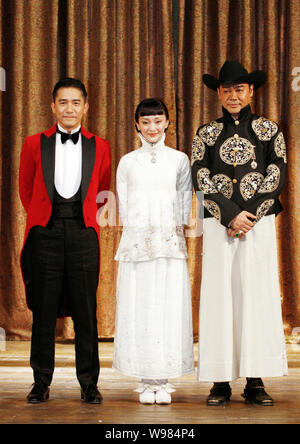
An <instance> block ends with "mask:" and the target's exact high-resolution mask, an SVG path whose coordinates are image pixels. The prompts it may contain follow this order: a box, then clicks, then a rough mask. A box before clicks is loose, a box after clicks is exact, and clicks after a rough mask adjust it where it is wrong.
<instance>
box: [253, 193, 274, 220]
mask: <svg viewBox="0 0 300 444" xmlns="http://www.w3.org/2000/svg"><path fill="white" fill-rule="evenodd" d="M274 202H275V200H274V199H268V200H264V201H263V203H261V204H260V205H259V206H258V208H257V210H256V221H255V222H258V221H259V220H260V219H261V218H262V217H263V216H264V215H265V214H267V212H268V211H269V209H270V208H271V206H272V205H273V204H274Z"/></svg>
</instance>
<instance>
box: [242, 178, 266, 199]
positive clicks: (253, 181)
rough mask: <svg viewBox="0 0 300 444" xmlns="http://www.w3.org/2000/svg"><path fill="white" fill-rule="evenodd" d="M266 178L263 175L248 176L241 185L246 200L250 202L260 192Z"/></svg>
mask: <svg viewBox="0 0 300 444" xmlns="http://www.w3.org/2000/svg"><path fill="white" fill-rule="evenodd" d="M263 180H264V176H263V175H262V174H261V173H257V172H253V173H248V174H246V175H245V176H244V177H243V178H242V180H241V183H240V193H241V195H242V196H243V199H244V200H249V199H251V197H253V196H254V194H255V193H256V192H257V191H258V189H259V187H260V185H261V183H262V181H263Z"/></svg>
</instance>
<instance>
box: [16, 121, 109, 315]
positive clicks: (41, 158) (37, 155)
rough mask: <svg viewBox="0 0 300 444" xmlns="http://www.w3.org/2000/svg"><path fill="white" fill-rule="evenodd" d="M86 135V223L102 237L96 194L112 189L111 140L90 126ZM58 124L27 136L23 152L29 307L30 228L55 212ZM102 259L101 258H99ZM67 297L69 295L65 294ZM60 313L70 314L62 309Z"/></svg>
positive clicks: (24, 272) (21, 183)
mask: <svg viewBox="0 0 300 444" xmlns="http://www.w3.org/2000/svg"><path fill="white" fill-rule="evenodd" d="M81 135H82V180H81V201H82V203H83V205H82V210H83V218H84V223H85V226H86V227H93V228H94V229H95V231H96V233H97V235H98V238H99V227H98V224H97V220H96V215H97V210H98V209H99V207H100V206H102V205H103V203H102V204H97V202H96V198H97V194H98V193H99V192H100V191H104V190H109V187H110V178H111V153H110V146H109V142H108V141H107V140H104V139H101V138H100V137H98V136H95V135H94V134H92V133H89V132H88V131H87V130H86V129H84V128H81ZM55 139H56V125H54V126H53V127H52V128H50V129H48V130H47V131H45V132H43V133H39V134H36V135H34V136H30V137H27V138H26V140H25V142H24V145H23V147H22V152H21V161H20V172H19V193H20V198H21V201H22V204H23V206H24V208H25V210H26V212H27V221H26V229H25V237H24V243H23V248H22V251H21V256H20V263H21V270H22V276H23V280H24V284H25V290H26V299H27V304H28V307H29V308H30V309H31V308H32V303H31V298H32V295H31V258H30V256H31V255H30V229H31V228H32V227H34V226H36V225H41V226H43V227H44V226H46V225H47V223H48V221H49V219H50V216H51V212H52V202H53V194H54V168H55ZM99 263H100V261H99ZM64 299H65V298H64ZM59 315H60V316H64V315H67V313H65V312H64V311H61V312H60V314H59Z"/></svg>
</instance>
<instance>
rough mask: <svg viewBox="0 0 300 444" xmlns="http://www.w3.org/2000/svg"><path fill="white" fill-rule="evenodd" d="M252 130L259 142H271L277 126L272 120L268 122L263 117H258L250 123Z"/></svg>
mask: <svg viewBox="0 0 300 444" xmlns="http://www.w3.org/2000/svg"><path fill="white" fill-rule="evenodd" d="M251 125H252V128H253V131H254V132H255V134H256V135H257V137H258V138H259V140H262V141H264V142H265V141H266V140H271V139H272V137H273V136H275V134H276V133H277V131H278V126H277V124H276V123H275V122H272V120H268V119H266V118H265V117H260V118H259V119H257V120H253V121H252V124H251Z"/></svg>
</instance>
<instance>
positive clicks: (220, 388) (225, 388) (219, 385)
mask: <svg viewBox="0 0 300 444" xmlns="http://www.w3.org/2000/svg"><path fill="white" fill-rule="evenodd" d="M230 397H231V388H230V385H229V382H215V383H214V385H213V387H212V389H211V390H210V394H209V396H208V398H207V400H206V404H207V405H223V404H225V403H226V402H229V401H230Z"/></svg>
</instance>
